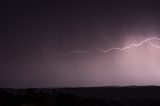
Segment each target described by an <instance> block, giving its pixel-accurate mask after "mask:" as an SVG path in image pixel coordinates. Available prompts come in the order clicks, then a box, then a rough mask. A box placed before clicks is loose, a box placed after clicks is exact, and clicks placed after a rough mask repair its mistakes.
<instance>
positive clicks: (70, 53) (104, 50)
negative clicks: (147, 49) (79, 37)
mask: <svg viewBox="0 0 160 106" xmlns="http://www.w3.org/2000/svg"><path fill="white" fill-rule="evenodd" d="M152 40H158V41H160V38H157V37H151V38H148V39H145V40H143V41H141V42H139V43H136V44H135V43H133V44H130V45H128V46H125V47H123V48H116V47H113V48H109V49H102V48H91V49H87V50H74V51H71V52H67V53H61V54H57V55H66V56H67V55H72V54H77V53H80V54H82V53H87V52H89V51H92V50H96V51H100V52H103V53H108V52H110V51H112V50H120V51H123V50H126V49H129V48H132V47H138V46H141V45H143V44H145V43H147V42H148V43H149V44H150V45H151V46H153V47H155V48H158V49H160V46H158V45H155V44H153V43H152Z"/></svg>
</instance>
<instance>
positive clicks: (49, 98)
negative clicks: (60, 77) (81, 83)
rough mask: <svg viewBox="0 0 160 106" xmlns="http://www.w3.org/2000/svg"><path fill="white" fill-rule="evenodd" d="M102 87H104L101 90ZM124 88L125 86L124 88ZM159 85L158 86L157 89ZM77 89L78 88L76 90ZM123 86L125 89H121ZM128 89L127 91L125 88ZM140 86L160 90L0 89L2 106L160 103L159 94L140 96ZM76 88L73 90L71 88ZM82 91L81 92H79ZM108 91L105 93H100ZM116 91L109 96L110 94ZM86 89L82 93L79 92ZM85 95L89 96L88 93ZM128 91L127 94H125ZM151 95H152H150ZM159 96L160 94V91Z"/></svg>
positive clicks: (158, 105)
mask: <svg viewBox="0 0 160 106" xmlns="http://www.w3.org/2000/svg"><path fill="white" fill-rule="evenodd" d="M102 89H103V90H102ZM122 89H123V90H122ZM155 89H156V90H155ZM74 90H77V91H76V93H75V91H74ZM89 90H90V91H94V90H95V91H96V90H97V91H98V92H99V90H100V91H101V93H99V94H97V95H98V96H96V95H92V94H85V93H86V92H87V91H88V92H89ZM121 90H122V91H121ZM126 90H127V91H126ZM141 90H143V91H147V92H148V91H149V92H148V94H150V93H153V94H154V93H156V92H157V95H158V94H159V93H160V87H100V88H98V87H97V88H63V89H58V88H57V89H36V88H34V89H33V88H30V89H12V88H3V89H2V88H1V89H0V106H160V98H159V97H158V96H155V98H153V97H149V95H147V93H146V94H143V93H142V94H140V95H141V96H144V97H145V98H139V97H138V96H139V94H136V93H137V92H138V93H139V92H140V91H141ZM72 91H73V92H72ZM123 91H125V92H132V91H134V92H132V93H130V94H133V93H134V94H135V95H137V98H136V96H135V95H134V96H133V97H134V98H133V97H132V95H130V94H128V96H126V97H125V96H122V95H123V94H121V95H120V93H119V92H121V93H124V92H123ZM77 92H78V93H79V94H78V93H77ZM103 92H105V95H106V97H105V96H103V98H102V97H100V96H99V95H101V94H103ZM107 92H108V94H109V95H111V94H113V95H117V94H116V93H119V94H118V95H117V96H113V97H110V96H108V95H107ZM81 93H84V94H83V96H81V95H80V94H81ZM85 95H86V96H85ZM124 95H127V94H124ZM151 96H152V95H151ZM159 96H160V95H159Z"/></svg>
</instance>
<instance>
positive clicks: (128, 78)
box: [0, 0, 160, 88]
mask: <svg viewBox="0 0 160 106" xmlns="http://www.w3.org/2000/svg"><path fill="white" fill-rule="evenodd" d="M153 36H156V37H159V38H160V2H159V0H157V1H156V0H125V1H124V0H110V1H109V0H104V1H100V0H90V1H88V0H84V1H83V0H73V1H68V0H63V1H58V0H57V1H55V0H53V1H52V2H50V3H49V2H35V3H33V2H15V1H12V2H5V3H4V2H3V3H1V4H0V37H1V38H0V44H1V45H0V48H1V49H0V64H1V65H0V66H1V67H0V87H18V88H19V87H72V86H74V87H79V86H110V85H160V72H159V71H160V60H159V59H158V58H160V49H157V48H154V47H151V46H150V45H149V44H148V43H146V44H144V45H142V46H140V47H133V48H131V49H128V50H126V51H111V52H109V53H107V54H105V53H102V52H100V51H98V50H93V51H89V52H87V53H83V54H79V53H75V54H72V55H59V54H63V53H68V52H71V51H75V50H87V49H91V48H102V49H109V48H112V47H120V48H122V47H124V46H126V45H129V44H131V43H138V42H140V41H142V40H144V39H146V38H149V37H153ZM154 43H156V44H160V43H159V42H157V41H154Z"/></svg>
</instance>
